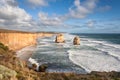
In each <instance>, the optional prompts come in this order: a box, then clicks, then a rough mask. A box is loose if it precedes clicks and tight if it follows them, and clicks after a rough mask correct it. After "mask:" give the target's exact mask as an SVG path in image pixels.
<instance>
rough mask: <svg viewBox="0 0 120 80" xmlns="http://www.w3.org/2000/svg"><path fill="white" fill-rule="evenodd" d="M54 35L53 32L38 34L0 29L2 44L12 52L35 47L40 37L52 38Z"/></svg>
mask: <svg viewBox="0 0 120 80" xmlns="http://www.w3.org/2000/svg"><path fill="white" fill-rule="evenodd" d="M53 34H54V33H52V32H51V33H50V32H39V33H38V32H37V33H36V32H22V31H12V30H2V29H0V42H1V43H3V44H5V45H6V46H8V47H9V48H10V49H11V50H19V49H21V48H23V47H26V46H29V45H35V44H36V39H37V38H38V37H50V36H52V35H53Z"/></svg>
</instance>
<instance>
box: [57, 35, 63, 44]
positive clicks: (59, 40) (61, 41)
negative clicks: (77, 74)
mask: <svg viewBox="0 0 120 80" xmlns="http://www.w3.org/2000/svg"><path fill="white" fill-rule="evenodd" d="M55 42H56V43H64V42H65V40H64V36H63V34H58V35H57V36H56V39H55Z"/></svg>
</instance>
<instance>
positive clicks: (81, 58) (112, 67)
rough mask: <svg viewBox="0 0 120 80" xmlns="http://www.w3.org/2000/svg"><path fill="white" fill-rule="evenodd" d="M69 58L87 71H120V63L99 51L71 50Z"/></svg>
mask: <svg viewBox="0 0 120 80" xmlns="http://www.w3.org/2000/svg"><path fill="white" fill-rule="evenodd" d="M68 52H69V58H70V60H71V61H73V62H74V63H75V64H77V65H80V66H81V67H83V68H84V69H85V70H86V71H88V72H91V71H120V61H118V60H117V59H116V58H114V57H112V56H110V55H105V54H103V53H102V52H99V51H91V50H86V51H85V50H77V51H74V50H72V51H71V50H69V51H68Z"/></svg>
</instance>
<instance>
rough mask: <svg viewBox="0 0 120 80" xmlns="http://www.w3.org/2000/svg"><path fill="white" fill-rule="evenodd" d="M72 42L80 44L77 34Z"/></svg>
mask: <svg viewBox="0 0 120 80" xmlns="http://www.w3.org/2000/svg"><path fill="white" fill-rule="evenodd" d="M73 44H74V45H80V38H79V37H78V36H76V37H75V38H74V40H73Z"/></svg>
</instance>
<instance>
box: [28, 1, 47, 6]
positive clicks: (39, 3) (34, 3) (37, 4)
mask: <svg viewBox="0 0 120 80" xmlns="http://www.w3.org/2000/svg"><path fill="white" fill-rule="evenodd" d="M28 2H29V3H30V4H31V5H33V6H47V5H48V3H47V1H46V0H28Z"/></svg>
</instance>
